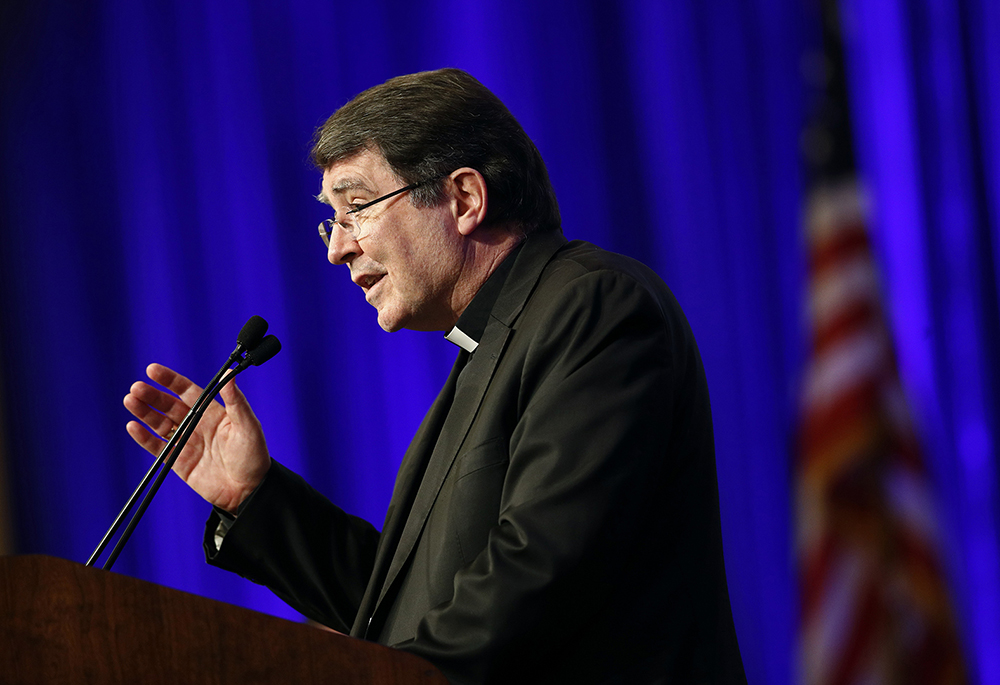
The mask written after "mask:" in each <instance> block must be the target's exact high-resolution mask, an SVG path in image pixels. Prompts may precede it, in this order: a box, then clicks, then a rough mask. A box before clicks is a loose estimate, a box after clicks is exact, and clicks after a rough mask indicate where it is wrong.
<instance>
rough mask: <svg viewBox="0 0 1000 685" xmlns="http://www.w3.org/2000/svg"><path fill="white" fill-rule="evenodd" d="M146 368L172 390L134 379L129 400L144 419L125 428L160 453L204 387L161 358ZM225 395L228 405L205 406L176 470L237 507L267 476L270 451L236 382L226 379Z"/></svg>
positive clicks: (208, 495) (212, 497) (216, 499)
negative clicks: (167, 365) (168, 366)
mask: <svg viewBox="0 0 1000 685" xmlns="http://www.w3.org/2000/svg"><path fill="white" fill-rule="evenodd" d="M146 374H147V375H148V376H149V378H150V380H152V381H154V382H155V383H157V384H158V385H161V386H163V387H164V388H166V389H167V390H169V391H170V392H164V391H163V390H161V389H159V388H157V387H154V386H152V385H150V384H148V383H146V382H144V381H137V382H136V383H134V384H133V385H132V387H131V388H130V389H129V394H128V395H126V396H125V400H124V404H125V408H126V409H128V410H129V411H130V412H132V414H133V415H134V416H135V417H136V418H137V419H139V421H129V423H128V425H127V426H126V430H127V431H128V434H129V435H130V436H132V439H133V440H135V441H136V442H137V443H139V445H141V446H142V447H143V448H144V449H145V450H146V451H148V452H150V453H151V454H154V455H158V454H159V453H160V450H162V449H163V445H164V440H165V439H166V438H167V437H168V436H169V435H170V433H171V431H172V430H174V429H176V427H177V426H178V425H179V424H180V422H181V421H183V420H184V417H185V416H186V415H187V413H188V410H189V409H190V408H191V405H193V404H194V402H195V400H197V399H198V395H199V394H201V388H200V387H198V386H197V385H195V384H194V383H192V382H191V381H190V380H188V379H187V378H185V377H184V376H182V375H180V374H179V373H177V372H175V371H173V370H171V369H168V368H167V367H165V366H162V365H160V364H150V365H149V366H148V367H146ZM170 393H174V394H170ZM220 396H221V397H222V400H223V401H224V402H225V406H224V407H223V406H222V404H220V403H219V402H215V401H213V402H212V403H211V406H209V407H208V408H207V409H206V411H205V414H204V416H203V417H202V419H201V423H199V424H198V428H197V429H196V430H195V432H194V434H193V435H192V436H191V439H190V440H188V443H187V445H185V447H184V451H183V452H182V453H181V455H180V457H178V459H177V461H176V462H175V463H174V472H175V473H177V475H178V476H180V477H181V478H182V479H183V480H184V482H186V483H187V484H188V485H189V486H191V488H192V489H193V490H194V491H195V492H197V493H198V494H199V495H201V496H202V497H204V498H205V499H206V500H208V501H209V502H210V503H212V504H214V505H216V506H218V507H221V508H222V509H225V510H227V511H230V512H235V511H236V508H237V507H238V506H239V504H240V502H242V501H243V500H244V499H245V498H246V497H247V496H248V495H249V494H250V493H251V492H253V490H254V488H256V487H257V486H258V485H259V484H260V482H261V481H262V480H263V478H264V475H265V474H266V473H267V470H268V469H269V468H270V466H271V457H270V456H269V455H268V452H267V443H266V442H265V440H264V431H263V430H262V429H261V426H260V422H259V421H258V420H257V417H256V416H254V413H253V410H252V409H251V408H250V405H249V403H247V399H246V397H245V396H244V395H243V393H242V392H241V391H240V389H239V388H237V387H236V384H235V382H229V383H227V384H226V386H225V387H224V388H223V389H222V392H221V394H220ZM140 422H141V423H140Z"/></svg>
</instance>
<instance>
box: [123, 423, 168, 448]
mask: <svg viewBox="0 0 1000 685" xmlns="http://www.w3.org/2000/svg"><path fill="white" fill-rule="evenodd" d="M125 430H126V431H127V432H128V434H129V436H130V437H131V438H132V439H133V440H135V441H136V442H137V443H139V446H140V447H142V448H143V449H144V450H146V451H147V452H149V453H150V454H152V455H153V456H154V457H155V456H159V455H160V451H161V450H162V449H163V441H162V440H160V438H159V436H157V435H155V434H153V433H150V432H149V430H147V429H146V427H145V426H143V425H142V424H141V423H139V422H138V421H129V422H128V423H127V424H125Z"/></svg>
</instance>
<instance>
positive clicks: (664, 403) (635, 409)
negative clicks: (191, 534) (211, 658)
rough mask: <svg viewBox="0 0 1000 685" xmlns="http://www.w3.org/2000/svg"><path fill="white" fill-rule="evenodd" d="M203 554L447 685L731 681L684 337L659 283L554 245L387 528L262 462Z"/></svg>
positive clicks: (728, 629)
mask: <svg viewBox="0 0 1000 685" xmlns="http://www.w3.org/2000/svg"><path fill="white" fill-rule="evenodd" d="M216 523H217V519H215V518H214V517H213V518H212V519H210V521H209V524H208V527H207V532H206V535H207V536H210V535H211V534H212V532H213V531H214V530H215V525H216ZM206 549H207V551H208V553H209V560H210V562H211V563H213V564H216V565H218V566H220V567H223V568H227V569H230V570H232V571H235V572H237V573H240V574H241V575H244V576H245V577H248V578H250V579H252V580H254V581H256V582H261V583H264V584H266V585H267V586H268V587H270V588H271V589H272V590H274V591H275V592H276V593H277V594H278V595H279V596H281V597H282V598H284V599H285V600H286V601H288V602H289V603H290V604H291V605H292V606H294V607H296V608H297V609H299V610H300V611H302V612H303V613H304V614H306V615H307V616H309V617H311V618H314V619H315V620H317V621H320V622H322V623H324V624H327V625H329V626H331V627H334V628H337V629H340V630H347V629H350V633H351V634H352V635H355V636H358V637H364V638H367V639H371V640H377V641H379V642H382V643H385V644H389V645H393V646H396V647H400V648H402V649H406V650H409V651H412V652H414V653H416V654H419V655H421V656H423V657H425V658H427V659H429V660H430V661H431V662H433V663H435V664H436V665H437V666H438V667H439V668H441V669H442V670H443V671H444V672H445V674H446V675H447V676H448V677H449V678H450V679H451V680H452V681H453V682H455V683H533V682H538V683H562V682H565V683H658V682H664V683H667V682H669V683H673V682H677V683H736V682H745V676H744V674H743V667H742V663H741V661H740V655H739V650H738V647H737V643H736V637H735V632H734V629H733V622H732V616H731V611H730V605H729V597H728V592H727V589H726V579H725V573H724V566H723V559H722V541H721V532H720V523H719V505H718V489H717V483H716V472H715V455H714V446H713V437H712V423H711V413H710V408H709V399H708V390H707V385H706V382H705V376H704V370H703V368H702V364H701V359H700V356H699V354H698V350H697V347H696V345H695V341H694V338H693V336H692V333H691V330H690V328H689V326H688V324H687V321H686V319H685V317H684V315H683V313H682V312H681V309H680V307H679V306H678V304H677V302H676V301H675V300H674V298H673V295H672V294H671V293H670V291H669V289H668V288H667V287H666V285H664V284H663V282H662V281H661V280H660V279H659V278H658V277H657V276H656V275H655V274H654V273H653V272H652V271H651V270H649V269H648V268H646V267H645V266H643V265H641V264H639V263H638V262H636V261H634V260H631V259H628V258H626V257H622V256H620V255H615V254H612V253H609V252H605V251H603V250H600V249H598V248H596V247H594V246H592V245H589V244H586V243H581V242H574V243H566V241H565V239H564V238H563V237H562V235H560V234H553V233H546V234H536V235H532V236H529V238H528V239H527V241H526V243H525V245H524V247H523V249H522V250H521V251H520V253H519V254H518V255H517V258H516V262H515V264H514V266H513V269H512V271H511V273H510V275H509V276H508V278H507V281H506V282H505V284H504V287H503V289H502V291H501V293H500V295H499V297H498V299H497V301H496V304H495V305H494V307H493V310H492V315H491V318H490V321H489V323H488V325H487V327H486V329H485V332H484V334H483V338H482V340H481V342H480V345H479V347H478V348H477V350H476V352H475V353H474V354H472V355H471V356H470V355H468V353H466V352H461V353H460V354H459V358H458V359H457V360H456V364H455V367H454V368H453V369H452V372H451V375H450V376H449V378H448V381H447V382H446V383H445V387H444V388H443V389H442V391H441V393H440V395H439V396H438V398H437V400H436V401H435V403H434V405H433V406H432V407H431V409H430V411H429V412H428V414H427V416H426V417H425V419H424V421H423V423H422V424H421V426H420V428H419V430H418V432H417V434H416V436H415V437H414V439H413V442H412V444H411V445H410V447H409V449H408V450H407V453H406V455H405V457H404V460H403V463H402V465H401V467H400V471H399V476H398V479H397V482H396V486H395V489H394V491H393V496H392V500H391V503H390V505H389V510H388V513H387V514H386V520H385V525H384V528H383V531H382V532H381V534H380V533H379V532H378V531H376V530H375V528H373V527H372V526H371V525H370V524H368V523H366V522H364V521H362V520H360V519H357V518H355V517H352V516H349V515H348V514H346V513H344V512H343V511H341V510H340V509H338V508H337V507H335V506H334V505H333V504H331V503H330V502H329V501H328V500H326V498H325V497H323V496H322V495H320V494H318V493H317V492H316V491H314V490H313V489H312V488H310V487H309V486H308V485H307V484H306V483H305V482H304V481H303V480H302V479H301V478H299V477H298V476H296V475H295V474H293V473H291V472H289V471H288V470H287V469H285V468H284V467H282V466H281V465H280V464H278V463H275V464H274V465H273V466H272V469H271V471H270V472H269V473H268V476H267V478H266V479H265V481H264V483H263V484H262V485H261V487H260V488H259V489H258V491H257V492H256V493H255V495H254V497H253V499H252V501H251V502H250V504H249V505H248V506H247V507H246V508H245V510H244V511H243V512H242V513H241V514H240V517H239V518H238V519H237V521H236V522H235V524H234V525H233V526H232V528H231V529H230V531H229V533H228V534H227V537H226V539H225V543H224V544H223V545H222V547H221V549H220V550H219V551H218V552H217V553H216V552H215V550H214V545H213V544H211V542H210V541H209V540H206Z"/></svg>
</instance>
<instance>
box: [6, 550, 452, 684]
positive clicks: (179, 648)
mask: <svg viewBox="0 0 1000 685" xmlns="http://www.w3.org/2000/svg"><path fill="white" fill-rule="evenodd" d="M0 682H2V683H5V684H9V685H15V684H16V685H20V684H22V683H39V684H41V683H45V684H46V685H48V684H49V683H74V684H75V683H128V684H129V685H132V684H134V683H143V684H144V685H146V684H149V685H155V684H157V683H170V684H172V685H177V684H181V683H184V684H187V683H212V684H213V685H225V684H228V683H232V684H233V685H251V684H258V683H259V684H266V683H282V684H284V683H296V684H298V683H336V684H337V685H362V684H364V685H395V684H397V683H399V684H404V683H405V684H409V683H413V684H414V685H416V684H420V685H425V684H426V685H447V681H446V680H445V678H444V676H442V675H441V673H440V671H438V670H437V669H435V668H434V667H433V666H432V665H431V664H429V663H428V662H426V661H424V660H423V659H420V658H419V657H416V656H414V655H412V654H407V653H405V652H401V651H398V650H394V649H390V648H388V647H383V646H381V645H376V644H374V643H371V642H365V641H363V640H356V639H353V638H350V637H347V636H344V635H340V634H336V633H329V632H326V631H323V630H318V629H316V628H313V627H311V626H308V625H305V624H301V623H293V622H291V621H286V620H284V619H280V618H276V617H274V616H268V615H266V614H261V613H258V612H256V611H251V610H249V609H243V608H241V607H236V606H232V605H230V604H225V603H223V602H217V601H215V600H211V599H206V598H204V597H198V596H197V595H192V594H188V593H186V592H181V591H179V590H173V589H170V588H166V587H162V586H160V585H155V584H153V583H148V582H145V581H142V580H137V579H135V578H130V577H128V576H122V575H119V574H116V573H110V572H107V571H102V570H99V569H94V568H87V567H85V566H82V565H81V564H77V563H74V562H71V561H66V560H64V559H55V558H52V557H44V556H22V557H3V558H0Z"/></svg>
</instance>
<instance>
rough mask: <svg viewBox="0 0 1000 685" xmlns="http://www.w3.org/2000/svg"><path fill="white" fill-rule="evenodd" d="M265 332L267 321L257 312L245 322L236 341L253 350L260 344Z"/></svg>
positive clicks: (244, 347) (246, 348)
mask: <svg viewBox="0 0 1000 685" xmlns="http://www.w3.org/2000/svg"><path fill="white" fill-rule="evenodd" d="M265 333H267V321H265V320H264V317H262V316H257V315H256V314H255V315H253V316H251V317H250V318H249V319H248V320H247V322H246V323H245V324H243V328H241V329H240V334H239V336H237V338H236V342H238V343H239V344H240V345H242V346H243V349H245V350H252V349H253V348H255V347H257V345H259V344H260V341H261V340H262V339H263V338H264V334H265ZM275 354H277V353H275Z"/></svg>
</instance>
